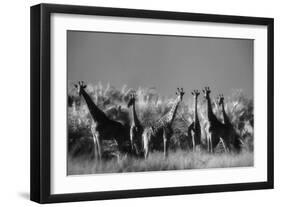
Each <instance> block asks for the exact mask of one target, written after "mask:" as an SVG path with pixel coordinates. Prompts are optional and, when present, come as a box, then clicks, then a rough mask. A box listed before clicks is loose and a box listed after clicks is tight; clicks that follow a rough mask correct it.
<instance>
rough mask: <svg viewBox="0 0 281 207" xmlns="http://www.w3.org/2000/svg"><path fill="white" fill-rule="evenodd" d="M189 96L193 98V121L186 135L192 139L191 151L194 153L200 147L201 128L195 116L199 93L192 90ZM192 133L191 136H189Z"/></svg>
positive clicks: (196, 115)
mask: <svg viewBox="0 0 281 207" xmlns="http://www.w3.org/2000/svg"><path fill="white" fill-rule="evenodd" d="M191 94H192V96H193V97H194V121H193V122H192V123H191V124H190V126H189V127H188V135H189V137H190V138H192V147H193V151H195V149H196V148H197V146H200V145H201V126H200V122H199V118H198V114H197V103H198V96H199V95H200V92H199V91H198V90H193V91H192V92H191ZM192 131H193V135H192V134H191V132H192Z"/></svg>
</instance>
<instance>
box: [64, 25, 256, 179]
mask: <svg viewBox="0 0 281 207" xmlns="http://www.w3.org/2000/svg"><path fill="white" fill-rule="evenodd" d="M66 35H67V97H66V98H67V106H65V107H66V110H67V140H66V144H67V155H66V156H67V158H66V159H67V175H68V176H71V175H85V174H103V173H129V172H149V171H167V170H201V169H209V170H212V169H213V168H238V167H239V168H245V167H248V168H249V167H254V166H255V163H254V151H255V146H254V140H255V135H254V101H253V100H254V64H253V62H254V61H253V58H254V40H253V39H238V38H220V37H217V38H216V37H195V36H176V35H161V34H159V35H157V34H136V33H114V32H95V31H78V30H68V31H67V34H66Z"/></svg>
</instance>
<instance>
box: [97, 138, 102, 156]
mask: <svg viewBox="0 0 281 207" xmlns="http://www.w3.org/2000/svg"><path fill="white" fill-rule="evenodd" d="M96 143H97V152H98V159H99V160H101V156H102V149H101V143H100V135H99V134H96Z"/></svg>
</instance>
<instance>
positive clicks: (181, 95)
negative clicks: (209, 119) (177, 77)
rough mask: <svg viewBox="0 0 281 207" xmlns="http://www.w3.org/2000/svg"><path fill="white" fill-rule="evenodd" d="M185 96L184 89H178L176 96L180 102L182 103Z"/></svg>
mask: <svg viewBox="0 0 281 207" xmlns="http://www.w3.org/2000/svg"><path fill="white" fill-rule="evenodd" d="M184 94H185V92H184V91H183V88H177V91H176V95H177V96H178V99H179V100H180V101H182V97H183V95H184Z"/></svg>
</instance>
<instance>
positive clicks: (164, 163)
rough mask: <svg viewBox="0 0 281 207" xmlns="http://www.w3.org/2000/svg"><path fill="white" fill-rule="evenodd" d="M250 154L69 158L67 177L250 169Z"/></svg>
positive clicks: (180, 152) (177, 153) (251, 162)
mask: <svg viewBox="0 0 281 207" xmlns="http://www.w3.org/2000/svg"><path fill="white" fill-rule="evenodd" d="M253 162H254V160H253V152H249V151H243V152H241V153H239V154H230V153H216V154H209V153H206V152H205V151H203V152H191V151H182V150H178V151H176V152H170V153H169V156H168V157H167V158H166V159H165V158H164V157H163V154H162V153H160V152H154V153H152V154H150V156H149V158H148V159H147V160H145V159H138V158H134V157H130V156H122V155H121V156H120V157H119V158H115V159H114V158H113V159H111V160H108V161H97V160H93V159H87V158H81V157H80V158H69V159H68V174H69V175H79V174H92V173H104V172H106V173H122V172H144V171H160V170H161V171H163V170H186V169H204V168H225V167H246V166H253Z"/></svg>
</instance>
